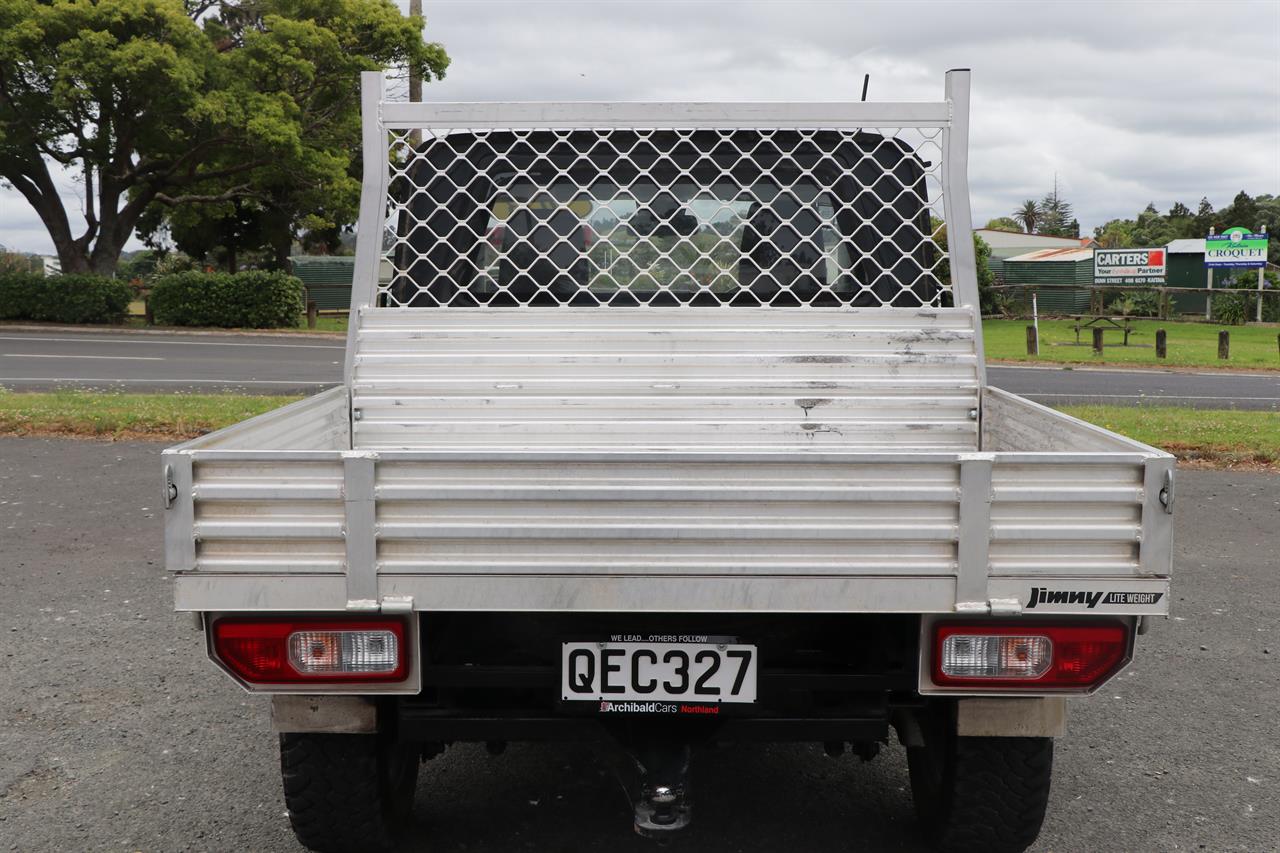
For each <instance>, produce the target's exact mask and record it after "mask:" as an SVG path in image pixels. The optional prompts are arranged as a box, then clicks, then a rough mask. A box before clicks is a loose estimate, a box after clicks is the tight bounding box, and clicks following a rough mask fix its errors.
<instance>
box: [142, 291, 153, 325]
mask: <svg viewBox="0 0 1280 853" xmlns="http://www.w3.org/2000/svg"><path fill="white" fill-rule="evenodd" d="M142 322H144V323H146V324H147V325H148V326H154V325H155V324H156V315H155V312H153V311H152V310H151V299H150V298H149V297H148V298H147V299H145V300H144V301H143V303H142Z"/></svg>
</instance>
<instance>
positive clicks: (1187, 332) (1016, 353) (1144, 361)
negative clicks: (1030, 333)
mask: <svg viewBox="0 0 1280 853" xmlns="http://www.w3.org/2000/svg"><path fill="white" fill-rule="evenodd" d="M1030 325H1031V321H1030V320H984V321H983V323H982V331H983V343H984V344H985V345H986V352H987V358H989V359H1000V360H1002V361H1023V362H1028V363H1045V364H1133V365H1146V366H1148V367H1216V368H1242V367H1244V368H1251V369H1259V368H1264V369H1271V370H1280V347H1277V343H1276V340H1277V338H1276V336H1277V335H1280V326H1275V325H1261V326H1219V325H1216V324H1213V323H1183V322H1172V321H1160V320H1135V321H1133V328H1134V333H1133V334H1132V335H1131V336H1130V338H1129V343H1130V344H1131V346H1128V347H1122V346H1120V341H1121V340H1123V335H1122V334H1121V333H1120V332H1119V331H1118V330H1113V331H1108V332H1106V333H1104V335H1103V337H1104V338H1105V344H1104V346H1103V350H1102V355H1101V356H1096V355H1094V354H1093V349H1092V341H1093V333H1092V332H1091V331H1090V330H1089V329H1082V330H1081V332H1080V340H1081V342H1083V344H1084V346H1071V345H1070V344H1074V343H1075V339H1076V333H1075V331H1074V330H1073V329H1072V328H1071V327H1072V326H1073V325H1074V321H1073V320H1041V321H1040V355H1038V356H1029V355H1027V332H1026V329H1027V326H1030ZM1157 329H1164V330H1165V332H1166V334H1167V340H1168V348H1169V357H1168V358H1163V359H1159V358H1156V350H1155V342H1156V330H1157ZM1223 329H1226V330H1227V331H1229V332H1230V333H1231V358H1229V359H1226V360H1223V359H1220V358H1218V332H1220V331H1222V330H1223ZM1133 345H1140V346H1133Z"/></svg>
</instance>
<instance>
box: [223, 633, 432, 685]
mask: <svg viewBox="0 0 1280 853" xmlns="http://www.w3.org/2000/svg"><path fill="white" fill-rule="evenodd" d="M213 652H214V655H215V656H216V657H217V659H218V660H219V661H220V662H221V663H222V664H223V665H224V666H225V667H226V668H227V669H229V670H231V672H232V673H233V674H234V675H236V676H238V677H239V678H241V679H243V680H244V681H246V682H248V683H250V684H299V683H313V684H315V683H319V684H344V683H360V682H370V681H375V682H379V683H390V682H397V681H404V679H405V677H406V675H407V674H408V664H407V660H408V651H407V649H406V648H405V626H404V622H403V621H402V620H400V619H360V620H346V619H305V620H303V619H278V618H275V619H220V620H218V621H217V622H215V623H213Z"/></svg>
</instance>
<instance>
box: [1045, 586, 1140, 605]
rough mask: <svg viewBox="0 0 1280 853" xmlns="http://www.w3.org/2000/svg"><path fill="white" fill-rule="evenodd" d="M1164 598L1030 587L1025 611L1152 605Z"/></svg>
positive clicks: (1100, 591)
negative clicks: (1073, 606)
mask: <svg viewBox="0 0 1280 853" xmlns="http://www.w3.org/2000/svg"><path fill="white" fill-rule="evenodd" d="M1163 597H1164V593H1163V592H1106V591H1105V590H1077V589H1045V588H1044V587H1041V586H1033V587H1031V595H1030V596H1028V598H1027V606H1026V609H1027V610H1033V609H1035V608H1036V607H1038V606H1040V605H1046V604H1047V605H1084V607H1085V608H1087V609H1089V610H1093V609H1095V608H1097V607H1098V606H1099V605H1101V606H1103V607H1105V606H1106V605H1109V604H1111V605H1123V606H1126V607H1132V606H1133V605H1144V604H1145V605H1153V604H1157V603H1159V601H1160V599H1161V598H1163Z"/></svg>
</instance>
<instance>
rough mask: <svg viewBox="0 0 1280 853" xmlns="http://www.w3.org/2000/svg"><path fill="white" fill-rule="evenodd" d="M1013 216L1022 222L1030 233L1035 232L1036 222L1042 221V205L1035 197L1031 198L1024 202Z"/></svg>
mask: <svg viewBox="0 0 1280 853" xmlns="http://www.w3.org/2000/svg"><path fill="white" fill-rule="evenodd" d="M1013 218H1014V219H1016V220H1018V221H1019V222H1021V223H1022V227H1023V228H1025V229H1027V233H1028V234H1034V233H1035V230H1036V223H1037V222H1039V221H1040V205H1039V204H1037V203H1036V200H1035V199H1033V198H1029V199H1027V200H1026V201H1024V202H1023V203H1022V207H1020V208H1018V209H1017V210H1015V211H1014V212H1013Z"/></svg>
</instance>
